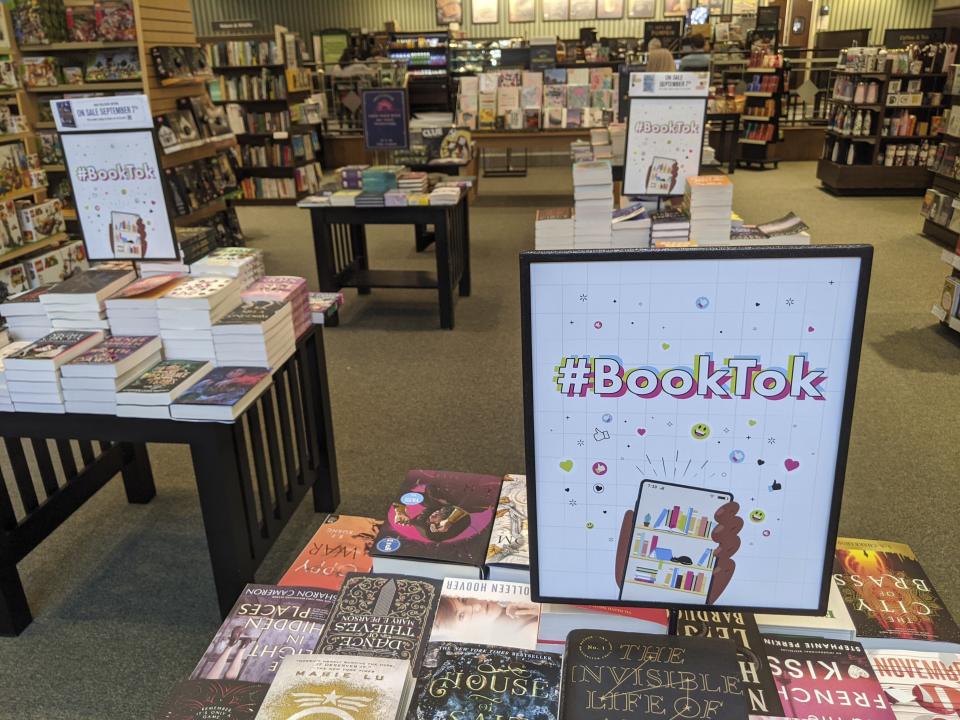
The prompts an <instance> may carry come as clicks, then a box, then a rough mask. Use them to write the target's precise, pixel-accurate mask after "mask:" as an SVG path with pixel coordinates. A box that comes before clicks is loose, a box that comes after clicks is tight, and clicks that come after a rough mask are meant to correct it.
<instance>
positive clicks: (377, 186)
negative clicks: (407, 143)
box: [344, 165, 406, 195]
mask: <svg viewBox="0 0 960 720" xmlns="http://www.w3.org/2000/svg"><path fill="white" fill-rule="evenodd" d="M404 171H406V168H405V167H403V166H402V165H374V166H373V167H369V168H367V169H366V170H364V171H363V172H362V173H361V182H360V186H361V187H362V188H363V191H364V192H365V193H375V194H377V195H383V194H384V193H385V192H387V190H396V189H397V175H399V174H401V173H402V172H404ZM344 187H346V185H344Z"/></svg>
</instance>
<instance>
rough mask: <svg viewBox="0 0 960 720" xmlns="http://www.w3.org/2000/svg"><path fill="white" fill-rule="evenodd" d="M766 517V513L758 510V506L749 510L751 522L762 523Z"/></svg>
mask: <svg viewBox="0 0 960 720" xmlns="http://www.w3.org/2000/svg"><path fill="white" fill-rule="evenodd" d="M766 518H767V514H766V513H765V512H764V511H763V510H760V509H759V508H757V509H756V510H751V511H750V521H751V522H755V523H762V522H763V521H764V520H766Z"/></svg>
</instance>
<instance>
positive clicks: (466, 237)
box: [460, 196, 470, 297]
mask: <svg viewBox="0 0 960 720" xmlns="http://www.w3.org/2000/svg"><path fill="white" fill-rule="evenodd" d="M460 219H461V222H462V223H463V225H462V228H461V232H462V233H463V247H462V248H460V253H461V257H462V258H463V275H462V276H461V277H460V297H469V296H470V209H469V205H468V202H467V199H466V196H465V197H464V199H463V208H461V210H460Z"/></svg>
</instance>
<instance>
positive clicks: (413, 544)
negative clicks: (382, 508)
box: [372, 470, 501, 567]
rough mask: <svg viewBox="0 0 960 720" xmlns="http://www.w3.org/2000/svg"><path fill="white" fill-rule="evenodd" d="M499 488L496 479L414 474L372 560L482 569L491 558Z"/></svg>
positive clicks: (425, 472) (426, 472)
mask: <svg viewBox="0 0 960 720" xmlns="http://www.w3.org/2000/svg"><path fill="white" fill-rule="evenodd" d="M500 483H501V478H500V477H497V476H494V475H476V474H473V473H458V472H446V471H442V470H410V471H409V472H408V473H407V477H406V478H405V479H404V482H403V484H402V485H401V487H400V491H399V492H398V493H397V496H396V498H395V500H394V502H393V504H392V505H391V506H390V508H389V509H388V510H387V518H386V522H384V523H383V524H382V525H381V526H380V533H379V534H378V536H377V541H376V542H375V543H374V548H373V552H372V554H373V555H374V556H378V555H379V556H381V557H408V558H417V559H423V560H437V561H441V562H447V563H456V564H463V565H475V566H478V567H479V566H480V565H482V564H483V562H484V560H485V558H486V556H487V545H488V543H489V541H490V531H491V529H492V527H493V516H494V513H495V511H496V508H497V502H498V500H499V498H500Z"/></svg>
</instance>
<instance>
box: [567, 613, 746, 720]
mask: <svg viewBox="0 0 960 720" xmlns="http://www.w3.org/2000/svg"><path fill="white" fill-rule="evenodd" d="M561 701H562V706H561V709H560V717H561V718H563V719H564V720H608V719H609V718H613V717H616V718H626V717H629V718H631V720H647V719H650V720H653V719H654V718H660V719H661V720H662V719H663V718H689V719H691V720H692V719H693V718H704V719H705V718H714V719H715V720H720V719H722V720H746V718H747V704H746V701H745V700H744V697H743V690H742V684H741V682H740V670H739V668H738V666H737V653H736V645H735V644H734V643H733V641H731V640H718V639H707V638H697V637H670V636H664V635H644V634H640V633H625V632H611V631H603V630H599V631H598V630H574V631H572V632H571V633H570V634H569V635H568V636H567V646H566V650H565V651H564V656H563V696H562V698H561ZM613 713H616V714H615V715H614V714H613Z"/></svg>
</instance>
